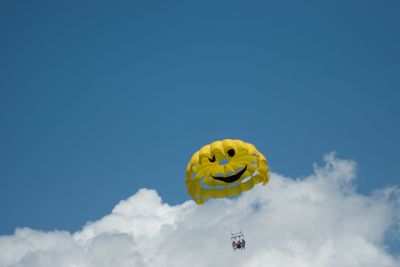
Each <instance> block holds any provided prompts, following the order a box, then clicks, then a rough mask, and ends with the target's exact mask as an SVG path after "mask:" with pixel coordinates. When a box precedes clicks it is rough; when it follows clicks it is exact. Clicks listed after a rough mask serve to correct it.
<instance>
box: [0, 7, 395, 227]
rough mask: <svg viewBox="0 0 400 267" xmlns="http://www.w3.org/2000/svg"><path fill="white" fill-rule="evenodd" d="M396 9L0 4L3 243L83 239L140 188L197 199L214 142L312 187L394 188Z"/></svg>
mask: <svg viewBox="0 0 400 267" xmlns="http://www.w3.org/2000/svg"><path fill="white" fill-rule="evenodd" d="M399 7H400V6H399V3H398V2H397V1H384V2H376V1H352V2H348V1H335V2H331V3H322V2H320V1H307V2H298V1H296V2H295V1H291V2H290V1H270V2H268V3H265V2H264V3H263V2H261V1H260V2H239V1H201V2H198V3H189V2H188V1H172V2H171V1H168V3H167V2H165V1H164V2H162V1H160V2H157V1H145V3H139V2H136V1H120V2H113V3H112V4H110V3H107V2H92V1H81V2H79V3H78V2H75V3H71V2H70V1H65V2H62V1H57V2H54V1H40V2H35V3H33V2H29V3H28V2H25V3H23V2H14V1H2V2H1V3H0V35H1V42H0V73H1V79H0V127H1V131H0V147H1V149H0V214H1V215H0V217H1V218H2V219H1V220H0V234H9V233H12V232H13V231H14V229H15V228H16V227H20V226H29V227H31V228H35V229H43V230H52V229H65V230H70V231H75V230H77V229H79V228H80V227H82V225H84V224H85V223H86V222H87V221H91V220H96V219H98V218H100V217H101V216H103V215H104V214H107V213H109V211H110V210H111V209H112V208H113V207H114V206H115V204H116V203H118V202H119V201H120V200H121V199H125V198H127V197H129V196H131V195H132V194H133V193H135V192H137V191H138V190H139V189H140V188H143V187H146V188H152V189H155V190H156V191H157V192H158V194H159V195H160V196H161V197H162V198H163V200H164V201H166V202H168V203H171V204H178V203H182V202H183V201H185V200H188V199H189V196H188V195H187V194H186V189H185V184H184V172H185V167H186V164H187V162H188V160H189V159H190V157H191V155H192V153H193V152H194V151H196V150H197V149H198V148H200V147H201V146H202V145H204V144H207V143H209V142H211V141H213V140H218V139H223V138H239V139H243V140H246V141H249V142H251V143H253V144H255V145H256V146H257V148H259V150H260V151H262V152H263V153H264V154H265V155H266V156H267V158H268V160H269V163H270V166H271V169H272V171H274V172H277V173H280V174H283V175H287V176H291V177H304V176H306V175H309V174H310V173H311V172H312V164H313V163H314V162H321V160H322V156H323V155H324V154H325V153H328V152H330V151H336V152H337V155H338V157H339V158H345V159H352V160H355V161H356V162H357V164H358V180H357V186H358V188H359V191H360V192H362V193H365V194H368V193H370V192H371V191H373V190H375V189H377V188H381V187H384V186H387V185H396V184H398V181H399V175H398V171H397V167H398V166H397V165H398V162H399V160H400V156H399V153H398V151H399V150H400V142H399V139H398V137H399V136H400V126H399V123H398V117H399V114H400V107H399V104H398V103H399V101H400V92H399V90H398V89H399V86H400V78H399V71H400V67H399V62H400V54H399V50H398V47H400V37H399V34H398V29H399V26H400V18H399V16H398V14H397V13H398V10H399Z"/></svg>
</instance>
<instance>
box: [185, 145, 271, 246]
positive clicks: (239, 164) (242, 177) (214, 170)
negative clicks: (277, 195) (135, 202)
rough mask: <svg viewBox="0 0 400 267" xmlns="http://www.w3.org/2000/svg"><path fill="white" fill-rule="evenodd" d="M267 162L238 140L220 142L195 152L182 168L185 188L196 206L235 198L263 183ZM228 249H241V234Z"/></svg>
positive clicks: (253, 149)
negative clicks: (217, 199)
mask: <svg viewBox="0 0 400 267" xmlns="http://www.w3.org/2000/svg"><path fill="white" fill-rule="evenodd" d="M268 181H269V171H268V165H267V160H266V158H265V157H264V155H263V154H261V153H260V152H259V151H258V150H257V148H256V147H255V146H254V145H252V144H250V143H246V142H244V141H242V140H232V139H224V140H220V141H215V142H213V143H211V144H208V145H205V146H203V147H202V148H201V149H200V150H199V151H197V152H195V153H194V154H193V156H192V158H191V160H190V161H189V163H188V165H187V168H186V187H187V191H188V193H189V195H190V196H191V197H192V199H193V200H194V201H195V202H196V203H197V204H199V205H201V204H203V203H204V202H205V201H206V200H208V199H212V198H224V197H233V196H237V195H239V194H240V193H242V192H244V191H248V190H251V189H252V188H253V187H254V186H255V185H256V184H259V183H261V184H262V185H265V184H267V183H268ZM232 247H233V248H234V250H235V249H237V248H241V249H244V248H245V241H244V238H243V234H242V233H241V237H240V239H238V240H235V239H232Z"/></svg>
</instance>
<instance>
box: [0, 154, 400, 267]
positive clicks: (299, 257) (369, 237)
mask: <svg viewBox="0 0 400 267" xmlns="http://www.w3.org/2000/svg"><path fill="white" fill-rule="evenodd" d="M355 180H356V164H355V163H354V162H353V161H349V160H341V159H337V158H336V157H335V156H334V154H329V155H327V156H326V157H325V165H324V166H322V167H318V166H316V167H315V168H314V173H313V174H312V175H310V176H309V177H305V178H301V179H291V178H288V177H284V176H281V175H279V174H275V173H273V174H271V179H270V183H269V184H268V185H267V186H265V187H263V186H257V187H256V188H255V189H253V190H252V191H250V192H246V193H244V194H242V195H241V196H240V197H239V198H237V199H219V200H211V201H208V202H206V203H205V204H204V205H202V206H197V205H196V204H195V203H194V202H193V201H187V202H185V203H182V204H180V205H176V206H170V205H168V204H166V203H163V202H162V200H161V198H160V197H159V196H158V194H157V192H156V191H154V190H150V189H141V190H140V191H139V192H137V193H136V194H134V195H133V196H131V197H130V198H128V199H127V200H123V201H121V202H120V203H119V204H118V205H116V206H115V208H114V209H113V210H112V212H111V214H109V215H107V216H105V217H103V218H101V219H100V220H98V221H95V222H90V223H88V224H87V225H85V226H84V227H83V228H82V229H81V230H80V231H78V232H75V233H70V232H67V231H50V232H43V231H37V230H32V229H30V228H19V229H16V231H15V233H14V234H13V235H9V236H0V266H1V267H3V266H4V267H27V266H29V267H36V266H40V267H54V266H57V267H103V266H104V267H106V266H107V267H109V266H114V267H117V266H118V267H119V266H121V267H125V266H129V267H142V266H146V267H147V266H154V267H170V266H171V267H176V266H190V267H198V266H199V267H200V266H201V267H205V266H213V267H215V266H218V267H224V266H229V267H236V266H248V267H256V266H257V267H258V266H260V267H261V266H262V267H265V266H269V267H286V266H287V267H293V266H295V267H303V266H307V267H314V266H315V267H331V266H332V267H338V266H340V267H350V266H351V267H353V266H354V267H356V266H360V267H361V266H362V267H377V266H380V267H389V266H390V267H392V266H400V259H399V258H398V257H397V256H396V255H393V254H392V253H393V252H392V253H391V252H390V250H389V249H388V248H387V244H386V240H387V239H388V237H391V236H392V235H395V234H396V233H398V231H397V229H398V228H397V227H398V225H399V222H400V220H399V218H400V215H399V214H400V213H399V206H400V205H399V203H400V197H399V196H400V192H399V189H398V188H397V187H388V188H383V189H380V190H377V191H375V192H373V193H372V194H371V195H368V196H366V195H361V194H359V193H357V191H356V187H355ZM239 230H242V231H243V232H244V234H245V238H246V241H247V242H246V250H245V251H236V252H233V251H232V247H231V244H230V239H229V238H230V232H231V231H233V232H235V231H239Z"/></svg>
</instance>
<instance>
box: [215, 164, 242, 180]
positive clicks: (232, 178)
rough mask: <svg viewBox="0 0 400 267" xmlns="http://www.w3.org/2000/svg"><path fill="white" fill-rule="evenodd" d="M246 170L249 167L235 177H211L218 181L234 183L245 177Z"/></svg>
mask: <svg viewBox="0 0 400 267" xmlns="http://www.w3.org/2000/svg"><path fill="white" fill-rule="evenodd" d="M246 169H247V165H246V166H245V167H244V168H243V169H242V170H241V171H240V172H238V173H236V174H234V175H231V176H227V177H218V176H212V175H210V176H211V177H212V178H214V179H215V180H218V181H222V182H225V183H233V182H236V181H237V180H239V179H240V177H241V176H242V175H243V173H244V172H245V171H246Z"/></svg>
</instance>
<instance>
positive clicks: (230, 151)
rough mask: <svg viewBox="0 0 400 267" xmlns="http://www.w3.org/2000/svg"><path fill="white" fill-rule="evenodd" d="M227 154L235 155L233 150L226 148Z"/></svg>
mask: <svg viewBox="0 0 400 267" xmlns="http://www.w3.org/2000/svg"><path fill="white" fill-rule="evenodd" d="M228 155H229V156H230V157H233V156H235V150H233V149H229V150H228Z"/></svg>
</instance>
